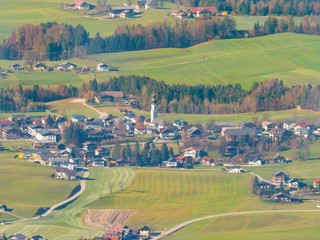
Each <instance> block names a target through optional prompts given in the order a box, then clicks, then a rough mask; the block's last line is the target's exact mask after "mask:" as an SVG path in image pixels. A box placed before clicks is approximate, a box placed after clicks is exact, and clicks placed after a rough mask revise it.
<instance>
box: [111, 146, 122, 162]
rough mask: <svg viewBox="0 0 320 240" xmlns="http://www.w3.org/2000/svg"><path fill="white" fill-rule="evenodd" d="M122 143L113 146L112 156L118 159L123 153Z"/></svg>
mask: <svg viewBox="0 0 320 240" xmlns="http://www.w3.org/2000/svg"><path fill="white" fill-rule="evenodd" d="M120 152H121V145H120V143H118V142H117V143H116V144H115V145H114V146H113V148H112V158H113V159H115V160H117V159H120V157H121V156H120V155H121V153H120Z"/></svg>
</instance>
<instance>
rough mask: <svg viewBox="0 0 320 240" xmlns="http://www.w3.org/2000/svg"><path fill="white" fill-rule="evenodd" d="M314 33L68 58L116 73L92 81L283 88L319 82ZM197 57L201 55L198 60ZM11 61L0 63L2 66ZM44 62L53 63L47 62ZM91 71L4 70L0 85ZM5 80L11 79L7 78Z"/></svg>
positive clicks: (65, 78)
mask: <svg viewBox="0 0 320 240" xmlns="http://www.w3.org/2000/svg"><path fill="white" fill-rule="evenodd" d="M319 51H320V37H319V36H311V35H303V34H293V33H286V34H276V35H269V36H264V37H257V38H249V39H232V40H219V41H212V42H208V43H204V44H200V45H197V46H194V47H190V48H186V49H153V50H146V51H136V52H122V53H108V54H97V55H91V56H90V59H89V60H70V61H71V62H74V63H76V64H78V65H79V66H84V65H87V64H89V65H91V66H95V64H97V63H99V62H105V63H106V64H108V65H111V66H113V67H115V68H117V69H118V70H119V71H116V72H110V73H107V74H97V75H96V77H97V79H98V81H103V80H105V79H107V78H108V77H111V76H117V75H123V74H124V75H126V74H138V75H146V76H150V77H152V78H155V79H156V80H164V81H165V82H166V83H168V84H189V85H196V84H208V85H210V84H229V83H231V84H235V83H241V85H242V86H243V87H244V88H249V87H251V86H252V84H253V82H255V81H258V82H260V81H264V80H269V79H274V78H278V79H281V80H283V81H284V83H285V84H286V85H288V86H292V85H298V84H300V85H301V84H307V83H310V84H313V85H315V84H319V83H320V67H319V66H320V65H319V61H320V55H319V54H317V52H319ZM203 58H204V59H205V60H204V61H203ZM12 62H13V61H0V64H2V65H3V66H7V65H10V63H12ZM48 65H50V66H51V65H53V63H49V64H48ZM249 66H250V67H249ZM94 76H95V75H94V74H75V73H73V72H68V73H57V72H50V73H37V72H31V73H21V72H15V73H13V74H9V75H8V78H7V79H1V80H0V86H6V85H8V84H10V83H12V82H20V83H22V84H24V85H32V84H35V83H37V84H41V85H44V86H47V85H49V84H53V85H56V84H57V83H58V82H65V83H67V84H70V83H71V84H74V85H77V86H79V85H80V84H81V83H82V82H83V81H88V80H90V79H93V78H94ZM8 79H11V80H10V81H8Z"/></svg>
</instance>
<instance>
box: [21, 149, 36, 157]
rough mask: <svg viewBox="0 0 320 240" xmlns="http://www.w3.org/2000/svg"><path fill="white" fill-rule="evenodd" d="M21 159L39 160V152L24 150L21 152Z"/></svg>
mask: <svg viewBox="0 0 320 240" xmlns="http://www.w3.org/2000/svg"><path fill="white" fill-rule="evenodd" d="M19 158H28V159H38V158H39V155H38V152H37V151H32V150H22V151H20V152H19Z"/></svg>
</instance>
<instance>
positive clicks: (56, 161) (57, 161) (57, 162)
mask: <svg viewBox="0 0 320 240" xmlns="http://www.w3.org/2000/svg"><path fill="white" fill-rule="evenodd" d="M42 156H43V157H44V159H45V158H48V156H44V155H42V154H41V158H42ZM49 156H50V155H49ZM68 163H69V157H57V156H52V157H49V158H48V159H47V160H46V165H48V166H52V167H59V166H61V165H63V164H68Z"/></svg>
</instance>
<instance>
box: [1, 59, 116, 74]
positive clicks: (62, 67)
mask: <svg viewBox="0 0 320 240" xmlns="http://www.w3.org/2000/svg"><path fill="white" fill-rule="evenodd" d="M17 70H24V68H23V67H22V66H21V65H19V64H18V63H13V64H11V65H10V66H9V67H8V68H7V69H3V70H1V73H2V74H7V73H10V72H12V71H17ZM33 70H34V71H54V70H56V71H63V72H67V71H77V72H83V73H85V72H103V73H105V72H109V70H110V67H109V66H108V65H107V64H104V63H99V64H97V66H96V67H92V66H83V67H78V66H77V65H75V64H73V63H71V62H69V61H66V62H63V63H61V64H59V65H57V66H55V67H48V66H46V65H45V64H44V63H42V62H37V63H36V64H35V65H34V66H33Z"/></svg>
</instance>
